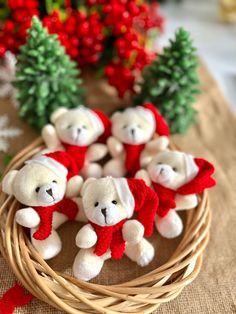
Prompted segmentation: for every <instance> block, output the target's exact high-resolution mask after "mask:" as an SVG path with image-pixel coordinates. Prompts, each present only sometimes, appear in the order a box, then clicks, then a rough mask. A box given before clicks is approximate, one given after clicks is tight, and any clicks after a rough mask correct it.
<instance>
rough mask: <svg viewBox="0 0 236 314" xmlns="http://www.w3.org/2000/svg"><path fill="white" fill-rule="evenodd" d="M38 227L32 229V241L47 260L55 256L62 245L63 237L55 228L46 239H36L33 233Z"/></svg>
mask: <svg viewBox="0 0 236 314" xmlns="http://www.w3.org/2000/svg"><path fill="white" fill-rule="evenodd" d="M36 230H37V229H31V242H32V244H33V246H34V247H35V249H36V250H37V251H38V252H39V254H40V255H41V256H42V258H43V259H45V260H47V259H50V258H53V257H55V256H56V255H57V254H58V253H59V252H60V251H61V247H62V243H61V239H60V237H59V235H58V233H57V232H56V231H55V230H52V233H51V234H50V236H49V237H48V238H47V239H45V240H36V239H34V238H33V234H34V232H35V231H36Z"/></svg>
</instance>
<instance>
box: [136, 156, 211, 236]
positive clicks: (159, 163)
mask: <svg viewBox="0 0 236 314" xmlns="http://www.w3.org/2000/svg"><path fill="white" fill-rule="evenodd" d="M213 172H214V167H213V165H211V164H210V163H209V162H208V161H206V160H204V159H200V158H194V157H193V156H191V155H188V154H186V153H183V152H179V151H165V152H160V153H158V154H157V155H156V156H155V157H154V158H153V159H152V161H151V163H150V164H149V165H148V167H147V171H146V170H140V171H138V172H137V173H136V176H135V177H136V178H142V179H143V180H144V181H145V182H146V184H147V185H152V187H153V189H154V190H155V191H156V193H157V195H158V197H159V206H158V209H157V217H156V221H155V223H156V228H157V230H158V231H159V233H160V234H161V235H162V236H163V237H166V238H174V237H177V236H179V235H180V234H181V232H182V230H183V223H182V220H181V218H180V217H179V215H178V214H177V211H179V210H187V209H191V208H194V207H196V206H197V204H198V198H197V194H199V193H202V192H203V190H204V189H206V188H209V187H212V186H214V185H215V181H214V179H213V178H211V175H212V174H213Z"/></svg>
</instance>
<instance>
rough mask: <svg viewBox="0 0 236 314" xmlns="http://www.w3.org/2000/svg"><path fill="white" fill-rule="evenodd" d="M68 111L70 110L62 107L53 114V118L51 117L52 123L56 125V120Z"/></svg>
mask: <svg viewBox="0 0 236 314" xmlns="http://www.w3.org/2000/svg"><path fill="white" fill-rule="evenodd" d="M67 111H68V109H67V108H65V107H60V108H58V109H57V110H55V111H54V112H53V113H52V115H51V117H50V120H51V122H52V123H55V122H56V120H57V119H58V118H59V117H60V116H61V115H62V114H64V113H66V112H67Z"/></svg>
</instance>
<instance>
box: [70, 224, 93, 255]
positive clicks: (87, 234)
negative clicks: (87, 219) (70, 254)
mask: <svg viewBox="0 0 236 314" xmlns="http://www.w3.org/2000/svg"><path fill="white" fill-rule="evenodd" d="M75 242H76V245H77V246H78V247H79V248H81V249H88V248H91V247H92V246H94V244H95V243H96V242H97V234H96V232H95V231H94V229H93V227H92V226H91V225H90V224H87V225H85V226H83V227H82V228H81V229H80V231H79V232H78V233H77V236H76V239H75Z"/></svg>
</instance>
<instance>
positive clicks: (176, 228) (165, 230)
mask: <svg viewBox="0 0 236 314" xmlns="http://www.w3.org/2000/svg"><path fill="white" fill-rule="evenodd" d="M155 224H156V228H157V230H158V232H159V233H160V234H161V235H162V236H163V237H164V238H167V239H172V238H175V237H178V236H179V235H180V234H181V233H182V231H183V223H182V220H181V218H180V217H179V215H178V214H177V213H176V212H175V210H173V209H172V210H170V211H169V213H168V214H167V215H166V216H165V217H159V216H156V219H155Z"/></svg>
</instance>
